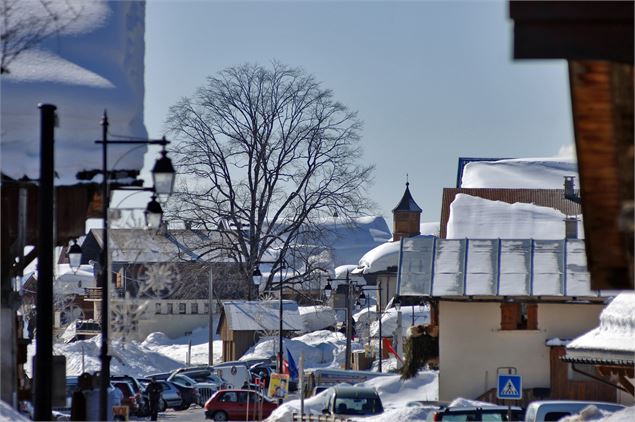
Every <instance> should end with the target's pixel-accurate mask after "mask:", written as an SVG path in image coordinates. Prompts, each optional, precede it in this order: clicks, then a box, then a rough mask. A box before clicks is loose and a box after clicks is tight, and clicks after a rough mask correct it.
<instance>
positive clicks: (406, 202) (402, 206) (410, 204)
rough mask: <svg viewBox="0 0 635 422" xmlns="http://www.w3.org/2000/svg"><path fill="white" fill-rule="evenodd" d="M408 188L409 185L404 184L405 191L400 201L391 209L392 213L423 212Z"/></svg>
mask: <svg viewBox="0 0 635 422" xmlns="http://www.w3.org/2000/svg"><path fill="white" fill-rule="evenodd" d="M408 186H410V183H406V191H405V192H404V193H403V197H402V198H401V201H399V203H398V204H397V206H396V207H395V208H393V210H392V212H402V211H408V212H418V213H420V212H422V211H423V210H422V209H421V208H420V207H419V205H417V203H416V202H415V200H414V199H413V198H412V195H411V194H410V188H409V187H408Z"/></svg>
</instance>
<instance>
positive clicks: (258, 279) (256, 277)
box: [252, 259, 287, 402]
mask: <svg viewBox="0 0 635 422" xmlns="http://www.w3.org/2000/svg"><path fill="white" fill-rule="evenodd" d="M278 262H279V263H280V268H278V269H279V270H280V294H279V309H278V318H279V320H280V321H279V327H278V373H279V374H282V372H283V368H282V366H283V365H282V356H283V354H282V347H283V344H282V328H283V327H282V316H283V307H282V270H283V269H284V268H287V264H286V262H285V261H284V259H280V260H279V261H256V268H255V269H254V271H253V273H252V280H253V282H254V284H255V285H256V288H259V286H260V284H261V283H262V273H261V272H260V268H258V266H259V265H260V264H277V263H278ZM280 402H282V399H281V400H280Z"/></svg>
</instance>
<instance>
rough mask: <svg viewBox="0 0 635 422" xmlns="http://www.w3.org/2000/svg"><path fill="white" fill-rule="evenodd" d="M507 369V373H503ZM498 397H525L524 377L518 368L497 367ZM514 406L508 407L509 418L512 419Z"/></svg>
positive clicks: (517, 398) (513, 398)
mask: <svg viewBox="0 0 635 422" xmlns="http://www.w3.org/2000/svg"><path fill="white" fill-rule="evenodd" d="M501 370H507V373H506V374H504V373H501V372H502V371H501ZM496 372H497V382H496V397H497V398H498V399H503V400H521V399H522V398H523V377H522V376H520V375H518V374H517V370H516V368H513V367H507V368H497V370H496ZM511 416H512V406H511V404H510V405H508V407H507V420H511Z"/></svg>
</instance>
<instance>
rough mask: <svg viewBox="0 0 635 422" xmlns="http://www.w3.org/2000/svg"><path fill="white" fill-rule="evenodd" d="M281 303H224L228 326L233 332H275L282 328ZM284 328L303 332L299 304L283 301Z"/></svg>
mask: <svg viewBox="0 0 635 422" xmlns="http://www.w3.org/2000/svg"><path fill="white" fill-rule="evenodd" d="M279 306H280V304H279V302H278V301H277V300H266V301H246V300H229V301H224V302H223V312H224V314H225V318H227V325H228V327H229V329H230V330H233V331H265V330H268V331H275V330H278V329H279V327H280V314H279ZM282 312H283V314H282V315H283V318H282V328H283V330H285V331H303V330H304V325H303V323H302V318H301V317H300V312H299V311H298V304H297V303H296V302H294V301H292V300H283V301H282Z"/></svg>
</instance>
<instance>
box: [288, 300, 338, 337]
mask: <svg viewBox="0 0 635 422" xmlns="http://www.w3.org/2000/svg"><path fill="white" fill-rule="evenodd" d="M298 311H299V312H300V317H301V318H302V324H303V325H304V331H305V332H307V333H308V332H312V331H317V330H323V329H325V328H328V327H335V324H336V323H337V320H336V318H335V311H334V310H333V308H331V307H330V306H321V305H319V306H300V307H298Z"/></svg>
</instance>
